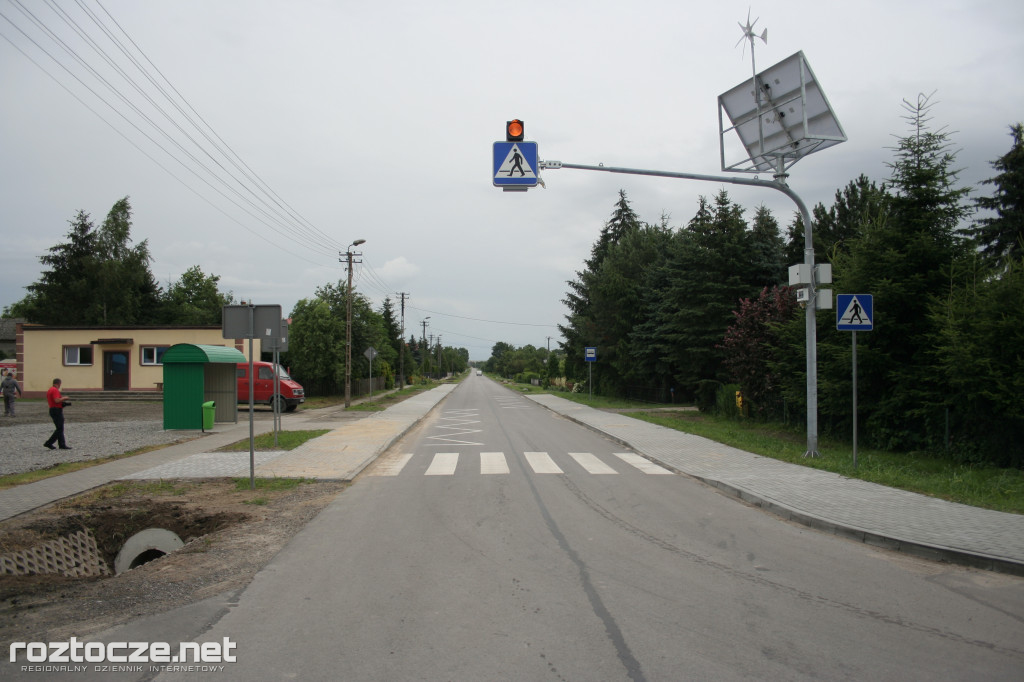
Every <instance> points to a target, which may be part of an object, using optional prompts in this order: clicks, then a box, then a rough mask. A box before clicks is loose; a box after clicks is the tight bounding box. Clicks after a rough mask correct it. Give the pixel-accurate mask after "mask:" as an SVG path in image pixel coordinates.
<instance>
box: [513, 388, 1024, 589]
mask: <svg viewBox="0 0 1024 682" xmlns="http://www.w3.org/2000/svg"><path fill="white" fill-rule="evenodd" d="M527 397H529V398H530V399H532V400H533V401H535V402H537V403H539V404H541V405H543V406H545V407H547V408H548V409H550V410H552V411H554V412H557V413H559V414H561V415H563V416H565V417H568V418H569V419H572V420H573V421H576V422H577V423H580V424H582V425H584V426H587V427H589V428H591V429H594V430H595V431H598V432H600V433H603V434H605V435H607V436H609V437H610V438H613V439H614V440H617V441H619V442H620V443H622V444H623V445H625V446H627V447H629V448H631V449H632V450H633V451H634V452H636V453H638V454H641V455H644V456H646V457H649V458H650V459H652V460H655V461H657V462H659V463H661V464H665V465H668V466H669V467H671V468H673V469H675V470H677V471H680V472H682V473H685V474H689V475H691V476H694V477H696V478H699V479H701V480H703V481H705V482H707V483H709V484H711V485H714V486H716V487H718V488H720V489H722V490H723V491H726V492H728V493H730V494H733V495H735V496H737V497H740V498H742V499H744V500H746V501H747V502H750V503H752V504H756V505H758V506H761V507H764V508H765V509H768V510H770V511H772V512H774V513H776V514H778V515H780V516H783V517H785V518H788V519H792V520H794V521H799V522H801V523H805V524H807V525H809V526H812V527H814V528H818V529H821V530H826V531H829V532H832V533H835V534H837V535H843V536H846V537H850V538H854V539H857V540H860V541H862V542H866V543H869V544H873V545H879V546H883V547H887V548H890V549H896V550H900V551H905V552H908V553H913V554H917V555H921V556H926V557H929V558H934V559H941V560H948V561H955V562H957V563H965V564H968V565H971V566H976V567H979V568H985V569H989V570H997V571H1002V572H1007V573H1013V574H1016V575H1024V516H1022V515H1020V514H1008V513H1004V512H997V511H991V510H988V509H980V508H977V507H970V506H967V505H962V504H956V503H954V502H947V501H946V500H940V499H937V498H933V497H928V496H926V495H920V494H917V493H912V492H907V491H905V490H897V489H895V488H889V487H886V486H883V485H878V484H876V483H869V482H867V481H861V480H858V479H851V478H846V477H844V476H840V475H839V474H833V473H830V472H827V471H820V470H818V469H809V468H807V467H802V466H800V465H797V464H790V463H788V462H780V461H778V460H775V459H771V458H769V457H761V456H759V455H754V454H751V453H749V452H744V451H742V450H737V449H736V448H731V447H729V446H726V445H722V444H721V443H716V442H714V441H711V440H708V439H706V438H701V437H700V436H694V435H692V434H687V433H682V432H679V431H674V430H672V429H669V428H666V427H663V426H658V425H656V424H650V423H648V422H643V421H640V420H638V419H630V418H629V417H625V416H623V415H621V414H616V413H610V412H603V411H601V410H595V409H593V408H590V407H586V406H585V405H580V404H578V403H574V402H572V401H569V400H565V399H564V398H559V397H558V396H554V395H530V396H527Z"/></svg>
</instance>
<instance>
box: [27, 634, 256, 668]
mask: <svg viewBox="0 0 1024 682" xmlns="http://www.w3.org/2000/svg"><path fill="white" fill-rule="evenodd" d="M236 646H237V645H236V644H235V642H232V641H231V640H230V639H229V638H228V637H224V638H223V641H220V642H179V643H178V645H177V647H172V646H171V645H170V644H169V643H168V642H108V643H103V642H80V641H78V638H77V637H72V638H71V639H70V640H68V641H66V642H11V649H10V661H11V663H15V662H17V660H18V655H19V654H21V655H23V656H24V657H25V660H26V661H28V662H29V663H164V664H166V663H234V662H235V661H236V660H237V658H236V656H235V655H234V654H232V653H231V650H232V649H234V648H235V647H236Z"/></svg>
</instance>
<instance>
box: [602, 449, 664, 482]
mask: <svg viewBox="0 0 1024 682" xmlns="http://www.w3.org/2000/svg"><path fill="white" fill-rule="evenodd" d="M615 456H616V457H618V458H619V459H621V460H622V461H623V462H625V463H626V464H629V465H630V466H634V467H636V468H637V469H639V470H640V471H642V472H644V473H645V474H651V475H653V476H664V475H666V474H668V475H669V476H671V475H672V474H673V473H674V472H672V471H669V470H668V469H666V468H665V467H660V466H658V465H657V464H655V463H654V462H652V461H651V460H649V459H645V458H643V457H641V456H640V455H638V454H636V453H633V452H616V453H615Z"/></svg>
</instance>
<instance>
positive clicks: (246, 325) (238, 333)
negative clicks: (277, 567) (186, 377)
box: [221, 304, 282, 490]
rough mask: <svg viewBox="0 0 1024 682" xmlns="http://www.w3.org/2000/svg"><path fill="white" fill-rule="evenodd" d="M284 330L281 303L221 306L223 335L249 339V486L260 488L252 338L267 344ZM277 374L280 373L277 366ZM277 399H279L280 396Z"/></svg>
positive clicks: (277, 341)
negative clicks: (254, 420)
mask: <svg viewBox="0 0 1024 682" xmlns="http://www.w3.org/2000/svg"><path fill="white" fill-rule="evenodd" d="M281 333H282V324H281V306H279V305H251V304H249V305H226V306H223V307H222V308H221V336H222V337H223V338H225V339H249V373H248V374H247V375H246V376H248V377H249V489H250V490H255V489H256V451H255V432H254V431H253V413H252V411H253V410H252V403H253V388H254V386H255V385H256V382H255V381H254V380H253V376H252V360H253V358H252V353H253V350H252V340H253V339H260V352H262V351H263V344H264V343H266V342H267V341H271V340H273V341H272V343H274V344H279V343H280V338H281ZM274 373H275V374H276V373H277V371H276V368H275V372H274ZM274 402H277V401H276V400H275V401H274Z"/></svg>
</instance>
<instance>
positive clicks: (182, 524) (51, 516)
mask: <svg viewBox="0 0 1024 682" xmlns="http://www.w3.org/2000/svg"><path fill="white" fill-rule="evenodd" d="M245 483H246V484H247V483H248V481H245ZM345 485H346V484H344V483H340V482H303V483H300V484H299V485H297V486H295V487H292V488H284V489H276V490H260V489H258V490H256V491H251V490H249V489H248V486H247V485H245V486H242V489H238V487H237V486H236V484H235V482H234V481H233V480H230V479H203V480H196V479H191V480H187V481H186V480H180V481H133V482H118V483H112V484H109V485H106V486H103V487H101V488H97V489H96V490H93V491H90V492H89V493H86V494H83V495H79V496H77V497H74V498H69V499H67V500H63V501H61V502H58V503H55V504H53V505H50V506H48V507H44V508H42V509H38V510H36V511H34V512H31V513H29V514H24V515H21V516H18V517H15V518H13V519H8V520H7V521H4V522H2V523H0V554H5V553H8V552H12V551H16V550H20V549H26V548H29V547H35V546H38V545H39V544H41V543H43V542H45V541H47V540H53V539H55V538H57V537H63V536H66V535H68V534H69V533H72V532H75V531H78V530H82V529H83V528H87V529H89V530H90V531H91V532H92V534H93V536H94V537H95V538H96V540H97V545H98V547H99V549H100V551H101V553H102V555H103V557H104V559H105V560H106V561H107V563H108V565H109V567H110V569H111V572H113V567H114V558H115V557H116V556H117V553H118V552H119V551H120V550H121V548H122V547H123V546H124V542H125V541H126V540H127V539H128V538H130V537H131V536H132V535H134V534H135V533H137V532H139V531H141V530H145V529H147V528H164V529H166V530H170V531H173V532H174V533H176V534H177V535H178V537H180V538H181V539H182V540H183V541H184V542H185V546H184V547H182V548H181V549H179V550H178V551H176V552H172V553H170V554H167V555H164V556H161V557H159V558H157V559H155V560H153V561H150V562H148V563H145V564H143V565H141V566H138V567H137V568H133V569H131V570H129V571H125V572H124V573H122V574H120V575H117V576H110V577H103V578H65V577H63V576H60V575H55V574H48V575H29V576H10V575H0V640H2V641H4V642H10V641H15V640H20V641H47V638H49V639H53V638H54V637H57V636H58V635H66V636H70V635H76V636H84V635H87V634H88V633H90V632H95V631H98V630H101V629H105V628H108V627H111V626H113V625H116V624H118V623H123V622H127V621H128V620H131V619H133V618H136V617H139V616H141V615H146V614H152V613H160V612H163V611H166V610H168V609H172V608H175V607H178V606H181V605H184V604H189V603H193V602H195V601H199V600H202V599H206V598H207V597H211V596H214V595H216V594H220V593H221V592H224V591H227V590H233V589H239V588H241V587H244V586H245V585H246V584H248V582H249V580H251V579H252V576H254V575H255V574H256V572H257V571H258V570H259V569H260V568H262V567H263V566H264V565H265V564H266V563H267V562H268V561H269V560H270V559H271V558H273V556H274V555H275V554H276V553H277V552H278V551H279V550H280V548H281V547H283V546H284V544H285V543H286V542H287V541H288V540H289V539H290V538H291V537H292V535H294V534H295V533H296V532H298V531H299V530H301V528H302V527H303V526H304V525H305V524H306V523H307V522H308V521H309V520H311V519H312V518H313V517H314V516H315V515H316V514H317V513H319V511H320V510H321V509H323V508H324V507H325V506H326V505H327V504H328V503H330V501H331V500H332V499H334V497H335V496H336V495H337V494H338V493H339V492H340V491H341V490H343V489H344V487H345ZM26 638H28V639H26Z"/></svg>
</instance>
